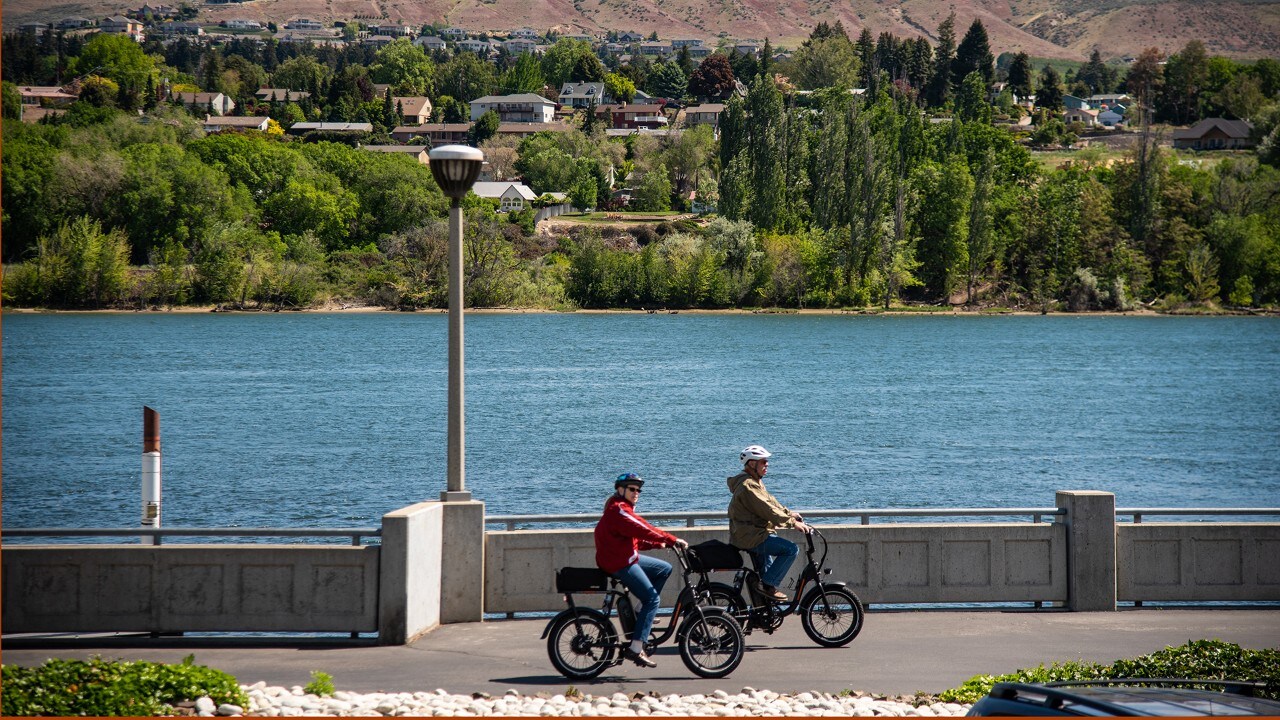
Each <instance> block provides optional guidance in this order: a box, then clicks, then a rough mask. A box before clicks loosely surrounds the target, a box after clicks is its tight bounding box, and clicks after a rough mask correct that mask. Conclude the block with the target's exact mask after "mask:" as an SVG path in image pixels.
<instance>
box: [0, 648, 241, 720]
mask: <svg viewBox="0 0 1280 720" xmlns="http://www.w3.org/2000/svg"><path fill="white" fill-rule="evenodd" d="M192 660H193V657H192V656H190V655H188V656H187V657H186V659H184V660H183V661H182V663H181V664H178V665H166V664H164V663H153V662H144V661H138V662H128V661H121V660H103V659H101V658H97V657H95V658H92V659H90V660H87V661H85V660H49V661H47V662H45V664H43V665H40V666H39V667H34V668H27V667H17V666H14V665H5V666H4V668H3V685H4V692H3V694H0V714H3V715H6V716H20V715H61V716H68V715H98V716H104V715H110V716H121V715H131V716H139V715H161V714H172V707H170V706H171V705H173V704H174V703H179V702H182V701H184V700H196V699H198V698H200V697H203V696H205V695H207V696H209V698H210V699H211V700H213V702H214V703H216V704H222V703H231V704H233V705H239V706H240V707H242V708H247V707H248V706H249V698H248V697H247V696H246V695H245V694H244V692H243V691H242V690H241V689H240V685H239V684H238V683H237V682H236V679H235V678H234V677H232V676H231V675H228V674H227V673H224V672H222V671H221V670H215V669H213V668H209V667H205V666H203V665H196V664H194V663H193V662H192Z"/></svg>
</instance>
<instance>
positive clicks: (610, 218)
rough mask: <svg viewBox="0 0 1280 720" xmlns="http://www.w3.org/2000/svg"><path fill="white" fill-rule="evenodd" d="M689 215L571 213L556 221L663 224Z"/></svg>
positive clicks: (660, 213) (671, 211) (669, 212)
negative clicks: (664, 221) (665, 221)
mask: <svg viewBox="0 0 1280 720" xmlns="http://www.w3.org/2000/svg"><path fill="white" fill-rule="evenodd" d="M686 214H687V213H678V212H675V211H674V210H669V211H664V212H626V211H620V212H593V213H569V214H566V215H559V216H557V217H556V218H555V219H556V220H567V221H569V222H581V223H616V222H637V223H643V222H662V221H663V220H671V219H672V218H676V217H680V216H682V215H686Z"/></svg>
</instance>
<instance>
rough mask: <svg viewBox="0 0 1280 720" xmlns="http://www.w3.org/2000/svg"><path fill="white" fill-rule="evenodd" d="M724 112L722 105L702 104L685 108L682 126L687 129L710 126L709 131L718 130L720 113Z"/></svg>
mask: <svg viewBox="0 0 1280 720" xmlns="http://www.w3.org/2000/svg"><path fill="white" fill-rule="evenodd" d="M722 112H724V103H702V104H701V105H694V106H691V107H688V108H685V111H684V124H685V125H687V126H689V127H694V126H696V125H710V126H711V129H713V130H719V129H720V113H722Z"/></svg>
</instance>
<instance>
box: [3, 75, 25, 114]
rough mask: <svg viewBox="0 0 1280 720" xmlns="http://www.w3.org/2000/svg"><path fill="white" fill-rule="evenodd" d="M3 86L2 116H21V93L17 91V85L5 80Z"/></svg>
mask: <svg viewBox="0 0 1280 720" xmlns="http://www.w3.org/2000/svg"><path fill="white" fill-rule="evenodd" d="M3 87H4V112H3V116H4V118H5V119H6V120H17V119H19V118H21V117H22V93H20V92H18V86H17V85H14V84H13V83H11V82H9V81H8V80H5V81H4V83H3Z"/></svg>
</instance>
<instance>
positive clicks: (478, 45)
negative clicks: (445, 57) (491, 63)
mask: <svg viewBox="0 0 1280 720" xmlns="http://www.w3.org/2000/svg"><path fill="white" fill-rule="evenodd" d="M457 46H458V49H459V50H466V51H467V52H473V53H475V54H476V55H479V56H480V57H482V58H486V57H489V53H490V52H491V51H492V50H493V46H492V45H490V44H489V41H488V40H459V41H458V42H457Z"/></svg>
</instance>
